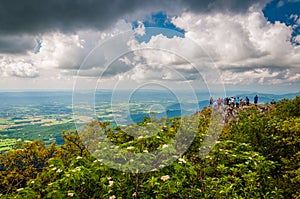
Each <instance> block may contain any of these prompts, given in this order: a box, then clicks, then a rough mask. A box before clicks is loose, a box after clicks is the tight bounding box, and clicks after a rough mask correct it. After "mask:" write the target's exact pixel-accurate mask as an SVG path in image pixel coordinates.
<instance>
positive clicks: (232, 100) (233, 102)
mask: <svg viewBox="0 0 300 199" xmlns="http://www.w3.org/2000/svg"><path fill="white" fill-rule="evenodd" d="M231 105H232V108H234V105H235V97H232V98H231Z"/></svg>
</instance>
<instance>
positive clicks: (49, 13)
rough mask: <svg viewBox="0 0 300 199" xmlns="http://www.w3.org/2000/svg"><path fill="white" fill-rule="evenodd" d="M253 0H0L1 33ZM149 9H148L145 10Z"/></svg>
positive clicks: (103, 23) (239, 5)
mask: <svg viewBox="0 0 300 199" xmlns="http://www.w3.org/2000/svg"><path fill="white" fill-rule="evenodd" d="M258 2H261V3H265V1H254V0H244V1H240V0H165V1H161V0H151V1H150V0H144V1H142V0H130V1H125V0H47V1H46V0H0V34H2V35H4V34H21V33H31V34H37V33H43V32H47V31H57V30H58V31H62V32H70V31H76V30H79V29H90V28H91V29H98V30H103V29H105V28H107V27H109V26H110V25H111V24H113V23H115V22H116V20H117V19H120V18H122V17H128V18H130V19H131V18H134V15H135V13H137V12H139V13H141V12H142V13H143V12H145V14H149V12H157V11H161V10H163V11H167V12H168V11H169V12H170V13H174V14H176V13H177V14H180V13H179V12H180V11H182V10H191V11H193V12H213V11H216V12H244V11H246V10H247V9H248V8H249V6H251V5H252V4H255V3H258ZM147 12H148V13H147Z"/></svg>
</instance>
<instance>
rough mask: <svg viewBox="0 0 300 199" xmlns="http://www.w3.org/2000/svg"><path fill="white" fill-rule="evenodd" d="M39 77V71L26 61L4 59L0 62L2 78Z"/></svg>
mask: <svg viewBox="0 0 300 199" xmlns="http://www.w3.org/2000/svg"><path fill="white" fill-rule="evenodd" d="M38 75H39V71H38V69H37V68H36V67H34V66H33V65H32V64H31V63H29V62H26V61H25V60H22V59H21V60H18V61H16V60H10V59H4V60H3V59H2V60H1V62H0V76H1V77H9V76H15V77H22V78H33V77H37V76H38Z"/></svg>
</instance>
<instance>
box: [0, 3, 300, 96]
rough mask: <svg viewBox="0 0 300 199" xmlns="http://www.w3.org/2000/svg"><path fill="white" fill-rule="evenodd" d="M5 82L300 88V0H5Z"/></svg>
mask: <svg viewBox="0 0 300 199" xmlns="http://www.w3.org/2000/svg"><path fill="white" fill-rule="evenodd" d="M0 77H1V78H0V90H2V91H14V90H19V91H22V90H71V89H83V90H84V89H86V90H90V89H138V88H141V87H149V88H151V86H153V85H156V86H155V87H157V88H159V87H161V88H170V89H179V90H180V89H182V90H186V89H191V88H192V89H195V90H205V89H209V90H218V89H220V90H222V89H225V90H245V91H253V92H268V93H272V92H274V93H275V92H276V93H289V92H299V91H300V89H299V85H300V0H275V1H267V0H262V1H254V0H244V1H239V0H203V1H198V0H165V1H160V0H151V1H150V0H145V1H139V0H131V1H123V0H102V1H98V0H88V1H87V0H78V1H73V0H51V1H41V0H27V1H17V0H10V1H5V0H0Z"/></svg>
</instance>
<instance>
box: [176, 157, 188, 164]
mask: <svg viewBox="0 0 300 199" xmlns="http://www.w3.org/2000/svg"><path fill="white" fill-rule="evenodd" d="M178 163H179V164H182V163H184V164H185V163H186V161H185V160H184V159H183V158H179V159H178Z"/></svg>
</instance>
